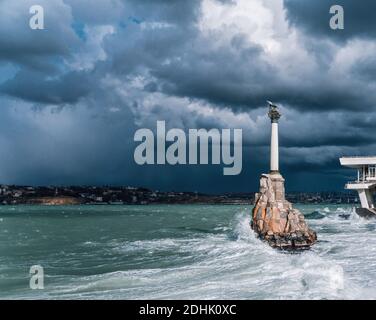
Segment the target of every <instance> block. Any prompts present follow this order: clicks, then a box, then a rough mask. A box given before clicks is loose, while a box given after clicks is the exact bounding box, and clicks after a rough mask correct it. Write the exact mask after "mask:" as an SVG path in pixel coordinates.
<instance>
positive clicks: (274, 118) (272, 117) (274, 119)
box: [268, 101, 281, 123]
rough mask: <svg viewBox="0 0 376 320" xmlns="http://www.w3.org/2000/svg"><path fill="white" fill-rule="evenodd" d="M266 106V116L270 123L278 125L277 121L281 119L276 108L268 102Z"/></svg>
mask: <svg viewBox="0 0 376 320" xmlns="http://www.w3.org/2000/svg"><path fill="white" fill-rule="evenodd" d="M268 105H269V112H268V116H269V118H270V120H271V122H272V123H278V120H279V118H280V117H281V113H280V112H279V110H278V107H277V106H276V105H275V104H273V103H272V102H270V101H268Z"/></svg>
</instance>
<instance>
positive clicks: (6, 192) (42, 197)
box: [0, 185, 358, 205]
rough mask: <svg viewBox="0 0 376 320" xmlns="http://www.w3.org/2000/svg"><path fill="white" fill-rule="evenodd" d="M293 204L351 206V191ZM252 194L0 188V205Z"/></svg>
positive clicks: (244, 200) (235, 199)
mask: <svg viewBox="0 0 376 320" xmlns="http://www.w3.org/2000/svg"><path fill="white" fill-rule="evenodd" d="M286 199H288V200H289V201H291V202H292V203H312V204H317V203H335V204H341V203H352V204H355V203H357V201H358V198H357V196H356V194H355V193H351V192H320V193H306V192H294V193H287V194H286ZM253 203H254V193H253V192H249V193H224V194H204V193H198V192H178V191H169V192H162V191H158V190H154V191H153V190H150V189H147V188H138V187H110V186H102V187H96V186H71V187H67V186H64V187H61V186H60V187H56V186H43V187H34V186H14V185H0V204H3V205H15V204H42V205H76V204H145V205H146V204H253Z"/></svg>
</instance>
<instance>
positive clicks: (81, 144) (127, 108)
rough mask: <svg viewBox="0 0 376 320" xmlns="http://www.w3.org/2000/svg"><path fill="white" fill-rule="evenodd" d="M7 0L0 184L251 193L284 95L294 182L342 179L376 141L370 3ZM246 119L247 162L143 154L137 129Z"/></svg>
mask: <svg viewBox="0 0 376 320" xmlns="http://www.w3.org/2000/svg"><path fill="white" fill-rule="evenodd" d="M34 4H36V3H35V1H34V0H17V1H13V0H0V15H1V18H0V106H1V117H0V150H1V152H0V183H3V184H22V185H132V186H144V187H148V188H152V189H157V190H180V191H199V192H210V193H220V192H253V191H255V190H257V188H258V184H259V176H260V174H261V173H263V172H268V170H269V143H270V120H269V119H268V117H267V106H266V100H272V101H273V102H275V103H276V104H278V106H279V107H280V109H281V113H282V118H281V119H280V125H279V130H280V171H281V173H282V174H283V176H284V177H285V179H286V188H287V190H288V191H329V190H337V191H341V190H343V187H344V184H345V182H346V181H348V180H351V179H352V177H353V176H354V172H352V171H351V170H348V169H345V168H341V167H340V165H339V160H338V158H339V157H340V156H343V155H369V154H375V153H376V152H374V150H375V147H376V138H375V134H374V132H375V130H374V129H375V123H376V114H375V110H376V109H375V101H376V90H375V89H376V78H375V75H376V55H375V53H376V41H375V40H376V20H375V19H374V14H375V12H376V2H375V1H372V0H363V1H361V3H360V1H352V0H338V1H335V4H338V5H342V6H343V8H344V11H345V28H344V30H332V29H330V27H329V19H330V17H331V15H330V14H329V8H330V7H331V6H332V5H333V2H332V1H327V0H321V1H313V0H312V1H301V0H202V1H199V0H191V1H186V0H170V1H167V0H96V1H95V4H93V1H91V0H52V1H51V0H38V3H37V4H39V5H42V6H43V8H44V15H45V17H44V19H45V29H44V30H31V29H30V27H29V19H30V17H31V15H30V13H29V8H30V6H32V5H34ZM158 120H163V121H166V126H167V129H169V128H181V129H183V130H185V131H187V130H188V129H190V128H198V129H199V128H206V129H211V128H218V129H221V128H241V129H243V170H242V172H241V174H240V175H236V176H223V170H222V168H223V166H221V165H178V166H172V165H164V166H163V165H147V166H139V165H137V164H136V163H135V161H134V149H135V147H136V146H137V143H135V142H134V139H133V138H134V134H135V132H136V130H137V129H139V128H150V129H152V130H153V131H155V128H156V122H157V121H158Z"/></svg>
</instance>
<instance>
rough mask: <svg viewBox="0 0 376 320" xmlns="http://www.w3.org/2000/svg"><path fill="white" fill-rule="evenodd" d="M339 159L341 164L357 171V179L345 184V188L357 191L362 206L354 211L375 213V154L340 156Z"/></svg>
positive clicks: (368, 213) (362, 213)
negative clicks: (367, 155)
mask: <svg viewBox="0 0 376 320" xmlns="http://www.w3.org/2000/svg"><path fill="white" fill-rule="evenodd" d="M339 161H340V163H341V165H343V166H345V167H349V168H353V169H356V170H357V172H358V175H357V179H356V180H355V181H351V182H348V183H347V184H346V189H348V190H356V191H358V194H359V199H360V203H361V206H362V208H357V209H356V212H357V213H358V214H359V215H362V216H364V215H365V216H370V215H376V208H375V203H374V199H373V195H374V193H375V192H376V156H373V157H342V158H340V159H339Z"/></svg>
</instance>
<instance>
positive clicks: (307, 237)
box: [251, 101, 317, 250]
mask: <svg viewBox="0 0 376 320" xmlns="http://www.w3.org/2000/svg"><path fill="white" fill-rule="evenodd" d="M268 104H269V113H268V116H269V118H270V119H271V122H272V132H271V145H270V173H269V174H262V175H261V178H260V192H259V193H256V195H255V206H254V208H253V211H252V221H251V227H252V229H253V230H254V231H255V232H256V233H257V235H258V237H259V238H260V239H262V240H264V241H266V242H267V243H268V244H269V245H270V246H272V247H274V248H278V249H284V250H299V249H308V248H310V247H311V246H312V245H313V244H314V243H315V242H316V240H317V236H316V232H314V231H313V230H311V229H309V227H308V225H307V223H306V222H305V220H304V216H303V214H302V213H301V212H300V211H299V210H297V209H294V208H293V206H292V204H291V203H290V202H288V201H287V200H286V199H285V179H284V178H283V177H282V175H281V174H280V172H279V150H278V148H279V146H278V120H279V118H280V117H281V114H280V112H279V110H278V107H277V106H276V105H274V104H273V103H272V102H270V101H268Z"/></svg>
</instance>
